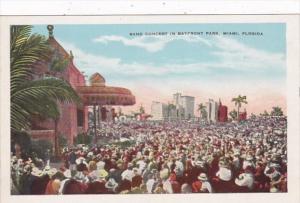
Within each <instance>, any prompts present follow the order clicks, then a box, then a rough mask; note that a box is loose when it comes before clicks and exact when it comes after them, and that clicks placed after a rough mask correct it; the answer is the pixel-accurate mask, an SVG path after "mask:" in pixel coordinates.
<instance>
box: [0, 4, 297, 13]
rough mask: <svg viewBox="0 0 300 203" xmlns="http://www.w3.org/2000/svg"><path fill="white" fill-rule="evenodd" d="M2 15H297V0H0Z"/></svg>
mask: <svg viewBox="0 0 300 203" xmlns="http://www.w3.org/2000/svg"><path fill="white" fill-rule="evenodd" d="M0 1H1V2H0V3H1V4H2V5H0V14H2V15H112V14H114V15H115V14H117V15H118V14H119V15H120V14H121V15H124V14H129V15H132V14H135V15H136V14H299V13H300V1H299V0H198V1H195V0H184V1H182V0H155V1H153V0H152V1H150V0H131V1H129V0H121V1H120V0H110V1H107V0H106V1H104V0H26V1H25V0H0Z"/></svg>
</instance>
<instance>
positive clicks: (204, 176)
mask: <svg viewBox="0 0 300 203" xmlns="http://www.w3.org/2000/svg"><path fill="white" fill-rule="evenodd" d="M198 179H199V180H202V181H205V180H208V178H207V175H206V174H205V173H201V174H200V175H199V176H198Z"/></svg>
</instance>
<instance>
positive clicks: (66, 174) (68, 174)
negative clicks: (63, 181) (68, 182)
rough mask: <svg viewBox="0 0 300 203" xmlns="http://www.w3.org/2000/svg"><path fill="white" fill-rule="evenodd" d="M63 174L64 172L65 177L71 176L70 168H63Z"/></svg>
mask: <svg viewBox="0 0 300 203" xmlns="http://www.w3.org/2000/svg"><path fill="white" fill-rule="evenodd" d="M63 174H64V176H65V177H66V178H71V177H72V174H71V170H70V169H67V170H65V171H64V173H63Z"/></svg>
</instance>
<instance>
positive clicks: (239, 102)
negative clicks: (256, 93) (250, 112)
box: [231, 95, 248, 120]
mask: <svg viewBox="0 0 300 203" xmlns="http://www.w3.org/2000/svg"><path fill="white" fill-rule="evenodd" d="M246 99H247V97H246V96H241V95H239V96H238V97H236V98H232V100H231V101H232V102H234V105H235V106H236V107H237V120H239V117H240V108H241V107H242V103H244V104H248V102H247V101H246Z"/></svg>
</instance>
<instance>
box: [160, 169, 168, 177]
mask: <svg viewBox="0 0 300 203" xmlns="http://www.w3.org/2000/svg"><path fill="white" fill-rule="evenodd" d="M159 176H160V178H161V179H167V178H168V177H169V170H168V169H167V168H164V169H162V170H161V171H160V173H159Z"/></svg>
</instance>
